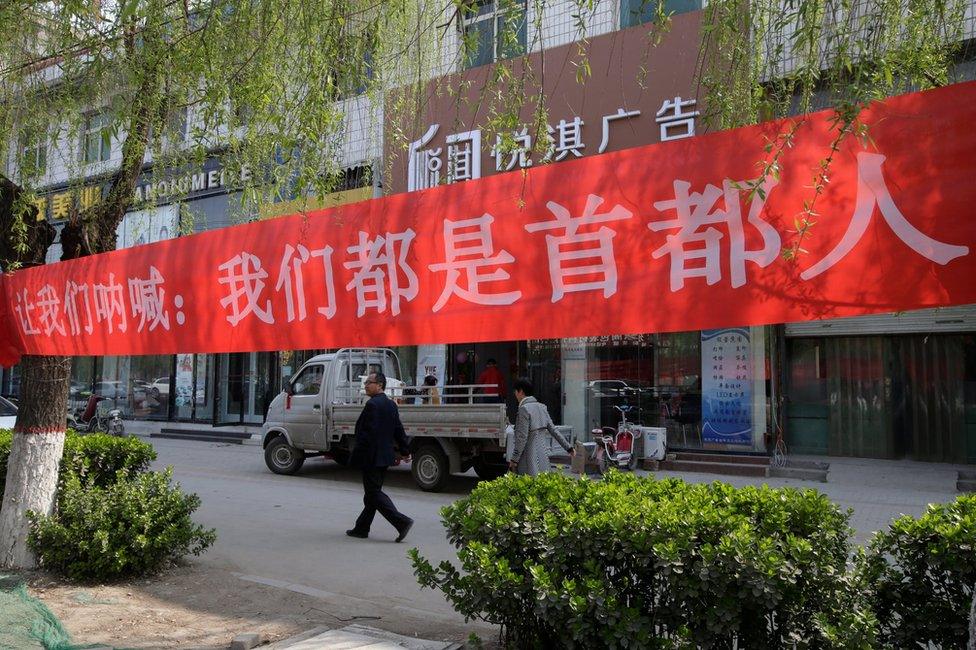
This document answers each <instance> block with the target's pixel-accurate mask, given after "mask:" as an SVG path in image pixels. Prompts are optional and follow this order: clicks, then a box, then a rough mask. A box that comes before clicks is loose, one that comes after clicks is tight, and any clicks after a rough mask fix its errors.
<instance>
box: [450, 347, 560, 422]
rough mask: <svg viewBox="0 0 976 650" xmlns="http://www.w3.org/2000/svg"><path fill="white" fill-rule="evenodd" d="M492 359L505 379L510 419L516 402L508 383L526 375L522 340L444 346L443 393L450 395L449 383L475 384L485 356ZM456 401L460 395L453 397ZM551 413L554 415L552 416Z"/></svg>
mask: <svg viewBox="0 0 976 650" xmlns="http://www.w3.org/2000/svg"><path fill="white" fill-rule="evenodd" d="M489 359H494V360H495V363H496V366H497V367H498V370H499V371H501V374H502V377H503V379H504V382H505V386H504V393H505V404H506V409H507V412H508V418H509V420H511V421H514V418H515V412H516V410H517V409H518V404H516V403H515V396H514V395H513V394H512V383H513V382H514V381H515V380H516V379H518V378H519V377H521V376H524V375H527V367H526V344H525V341H506V342H502V343H455V344H452V345H449V346H447V379H446V386H445V397H446V398H447V399H450V397H448V396H450V395H451V394H452V392H456V391H451V388H450V387H451V386H458V385H463V384H476V383H478V378H479V376H481V374H482V373H483V372H484V370H485V368H486V366H487V363H488V360H489ZM455 399H457V400H459V401H466V398H465V399H464V400H461V399H460V398H455ZM553 417H555V416H553Z"/></svg>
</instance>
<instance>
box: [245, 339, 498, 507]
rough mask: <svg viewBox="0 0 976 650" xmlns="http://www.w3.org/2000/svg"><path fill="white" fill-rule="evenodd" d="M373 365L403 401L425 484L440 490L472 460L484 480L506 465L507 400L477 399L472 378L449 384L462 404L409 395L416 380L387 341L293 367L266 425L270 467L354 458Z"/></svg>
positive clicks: (289, 470)
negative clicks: (407, 376)
mask: <svg viewBox="0 0 976 650" xmlns="http://www.w3.org/2000/svg"><path fill="white" fill-rule="evenodd" d="M375 371H381V372H383V374H385V375H386V377H387V390H386V393H387V395H389V396H390V397H392V398H394V399H397V400H398V401H399V402H400V405H399V408H400V420H401V421H402V422H403V428H404V429H405V430H406V432H407V435H408V436H409V437H410V452H411V455H412V456H413V463H412V466H411V471H412V473H413V478H414V480H415V481H416V482H417V485H419V486H420V487H421V489H424V490H427V491H437V490H440V489H441V488H442V487H443V486H444V483H445V481H446V480H447V477H448V476H449V475H450V474H454V473H459V472H466V471H467V470H468V469H470V468H472V467H473V468H474V470H475V472H476V473H477V474H478V476H480V477H482V478H485V479H492V478H497V477H498V476H501V475H502V474H503V473H504V472H505V470H506V463H505V443H506V432H507V429H508V428H509V422H508V418H507V417H506V415H505V405H504V404H475V403H473V402H474V401H475V399H477V395H476V394H475V391H476V390H478V389H479V387H478V386H474V385H472V386H464V387H455V386H452V387H451V389H452V390H453V391H455V393H454V394H452V395H449V396H447V397H448V399H452V400H458V401H463V403H456V404H426V403H416V402H421V401H423V400H422V398H420V397H415V396H412V395H410V393H411V392H412V391H411V390H410V388H412V387H407V386H404V385H403V383H402V382H401V381H400V376H401V375H400V362H399V360H398V359H397V356H396V354H395V353H394V352H393V351H392V350H389V349H385V348H344V349H342V350H339V351H338V352H335V353H331V354H320V355H318V356H316V357H313V358H311V359H309V360H308V362H306V363H305V365H303V366H302V367H301V369H299V371H298V372H297V373H295V375H294V376H293V377H292V378H291V379H290V380H289V381H288V383H287V384H286V386H285V388H284V390H283V391H282V392H281V394H279V395H278V396H277V397H275V398H274V400H273V401H272V402H271V405H270V406H269V407H268V415H267V418H266V420H265V423H264V427H263V430H262V431H263V437H264V459H265V462H266V463H267V465H268V468H270V469H271V471H272V472H275V473H277V474H294V473H295V472H297V471H298V470H299V468H301V466H302V463H304V462H305V459H306V458H309V457H312V456H325V457H327V458H332V459H333V460H335V461H336V462H337V463H339V464H342V465H344V464H346V463H348V462H349V454H350V452H351V451H352V447H353V444H354V441H355V427H356V419H357V418H358V417H359V413H360V411H362V408H363V404H364V403H365V399H366V395H365V392H364V390H363V380H364V379H365V377H366V376H367V375H368V374H369V373H371V372H375ZM422 388H424V387H416V389H417V390H420V389H422ZM459 391H460V392H461V394H460V395H458V394H456V393H457V392H459ZM443 398H444V396H442V399H443Z"/></svg>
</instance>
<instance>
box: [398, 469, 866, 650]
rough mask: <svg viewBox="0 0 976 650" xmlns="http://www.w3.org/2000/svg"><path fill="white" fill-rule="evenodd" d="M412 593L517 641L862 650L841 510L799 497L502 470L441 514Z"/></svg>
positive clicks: (860, 616) (861, 616) (810, 494)
mask: <svg viewBox="0 0 976 650" xmlns="http://www.w3.org/2000/svg"><path fill="white" fill-rule="evenodd" d="M442 514H443V521H444V524H445V526H446V528H447V531H448V539H449V540H450V541H451V543H452V544H454V545H455V546H456V547H457V549H458V558H459V560H460V563H461V567H460V570H459V569H458V568H457V567H455V566H453V565H452V564H451V563H449V562H442V563H441V564H440V565H439V566H437V567H434V566H432V565H431V564H430V563H429V562H428V561H427V560H426V559H424V558H422V557H421V556H420V555H419V553H418V552H417V550H416V549H413V550H411V556H412V558H413V565H414V571H415V573H416V574H417V577H418V580H419V581H420V583H421V585H423V586H425V587H430V588H437V589H440V590H441V591H443V592H444V594H445V596H446V597H447V599H448V600H449V601H450V602H451V603H452V604H453V605H454V607H455V609H457V610H458V611H459V612H460V613H462V614H463V615H464V616H465V617H467V618H481V619H484V620H486V621H489V622H491V623H496V624H499V625H501V626H503V629H504V630H505V633H506V639H507V641H508V642H509V644H511V645H514V646H517V647H520V648H522V647H557V646H559V647H580V648H589V647H608V648H609V647H660V648H665V647H666V648H676V647H688V648H690V647H704V648H707V647H730V646H731V644H732V643H733V640H736V641H737V642H738V645H739V647H749V648H759V647H767V648H768V647H782V646H792V645H793V644H797V646H798V647H823V646H836V647H859V646H860V647H866V646H868V645H870V644H871V642H872V638H873V637H872V633H873V625H874V621H873V618H872V616H871V614H870V613H869V612H866V611H864V609H863V608H862V607H861V606H860V601H859V595H858V589H859V585H857V584H854V580H853V579H852V578H851V576H849V575H848V574H847V573H846V564H847V561H848V558H849V556H850V533H851V531H850V528H849V526H848V519H849V516H850V515H849V513H844V512H841V511H840V510H839V509H838V507H837V506H836V505H835V504H833V503H832V502H830V501H829V500H828V499H827V498H826V497H825V496H824V495H822V494H820V493H818V492H816V491H814V490H804V491H798V490H794V489H788V488H783V489H772V488H768V487H745V488H741V489H736V488H733V487H731V486H729V485H726V484H722V483H713V484H711V485H692V484H687V483H684V482H682V481H680V480H677V479H668V480H661V481H657V480H653V479H647V478H639V477H636V476H634V475H631V474H620V473H612V474H611V475H609V476H608V477H607V478H605V480H603V481H600V482H593V481H589V480H585V479H583V480H577V479H573V478H570V477H566V476H563V475H559V474H554V473H553V474H545V475H542V476H539V477H535V478H530V477H519V476H512V475H509V476H505V477H503V478H501V479H499V480H496V481H492V482H490V483H482V484H479V485H478V487H477V488H475V490H474V491H473V492H472V493H471V495H470V496H469V497H467V498H464V499H461V500H459V501H457V502H456V503H454V504H452V505H450V506H447V507H446V508H444V509H443V510H442Z"/></svg>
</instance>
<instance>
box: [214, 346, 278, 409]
mask: <svg viewBox="0 0 976 650" xmlns="http://www.w3.org/2000/svg"><path fill="white" fill-rule="evenodd" d="M216 359H217V364H216V365H217V386H218V389H217V408H216V411H215V413H216V415H215V419H214V424H217V425H222V424H223V425H229V424H261V423H262V422H264V415H265V413H266V412H267V408H268V403H269V402H270V400H271V398H272V397H273V396H274V392H273V390H274V387H275V386H276V385H277V381H276V378H275V376H274V375H273V374H272V369H274V368H276V367H277V363H276V361H275V358H274V353H273V352H247V353H233V354H219V355H216Z"/></svg>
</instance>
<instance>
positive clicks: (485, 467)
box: [472, 456, 508, 481]
mask: <svg viewBox="0 0 976 650" xmlns="http://www.w3.org/2000/svg"><path fill="white" fill-rule="evenodd" d="M472 466H473V467H474V473H475V474H477V475H478V478H480V479H483V480H485V481H494V480H495V479H496V478H498V477H500V476H504V475H505V473H506V472H508V464H507V463H505V459H504V458H502V462H501V463H492V462H490V461H488V460H486V459H485V458H484V457H482V456H478V457H476V458H475V459H474V463H473V465H472Z"/></svg>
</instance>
